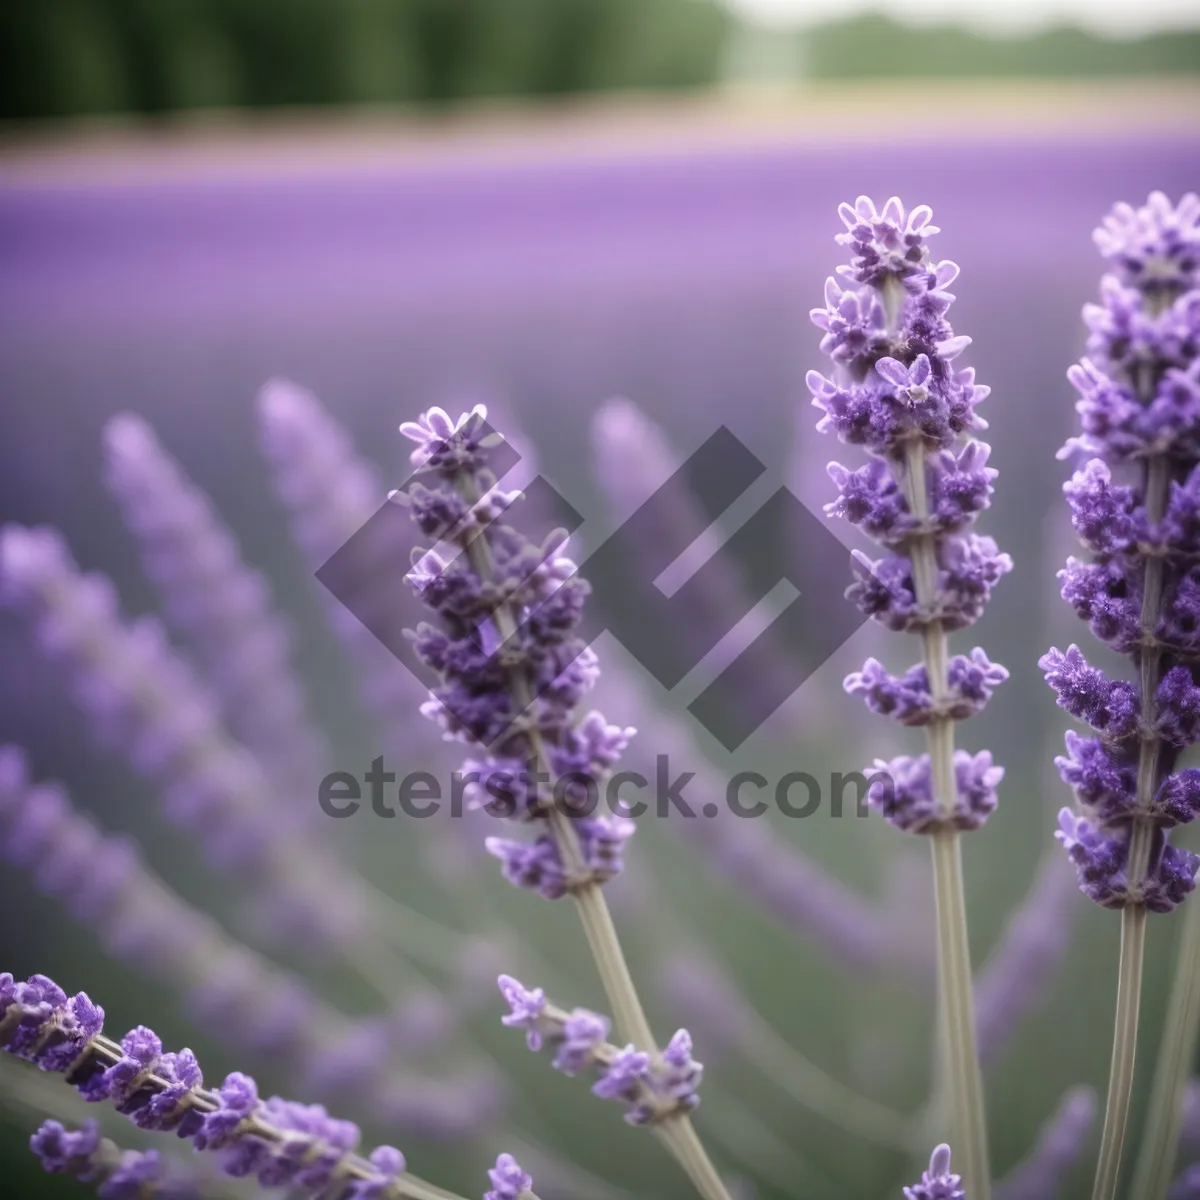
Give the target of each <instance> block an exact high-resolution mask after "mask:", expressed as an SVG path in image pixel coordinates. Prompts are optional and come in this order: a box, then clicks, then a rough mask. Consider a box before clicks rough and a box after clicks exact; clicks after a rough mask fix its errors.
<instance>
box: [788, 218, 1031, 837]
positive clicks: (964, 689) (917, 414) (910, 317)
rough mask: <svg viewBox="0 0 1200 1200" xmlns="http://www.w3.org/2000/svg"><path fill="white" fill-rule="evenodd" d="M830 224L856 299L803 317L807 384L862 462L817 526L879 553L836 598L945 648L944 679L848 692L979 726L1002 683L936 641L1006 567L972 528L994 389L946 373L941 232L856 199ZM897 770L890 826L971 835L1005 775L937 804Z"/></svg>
mask: <svg viewBox="0 0 1200 1200" xmlns="http://www.w3.org/2000/svg"><path fill="white" fill-rule="evenodd" d="M839 213H840V215H841V218H842V221H843V222H844V223H845V225H846V232H845V233H844V234H840V235H839V237H838V241H839V242H840V243H841V244H842V245H845V246H849V247H850V248H851V251H852V254H853V258H852V260H851V263H850V265H849V266H842V267H839V268H838V272H839V274H840V275H842V276H843V278H845V279H847V280H849V281H850V282H851V283H852V284H853V285H855V288H854V291H853V292H847V291H844V290H843V288H842V286H841V285H839V284H838V283H836V282H834V281H833V280H830V282H829V283H828V284H827V285H826V292H825V298H826V308H825V310H824V311H821V310H815V311H814V312H813V314H812V319H813V322H814V324H816V325H817V326H818V327H819V328H821V329H823V330H824V331H825V337H824V338H823V339H822V342H821V349H822V350H823V351H824V352H825V353H826V354H828V355H829V356H830V358H831V359H832V360H833V365H834V371H833V374H832V376H829V377H827V376H825V375H822V374H821V373H820V372H817V371H810V372H809V374H808V386H809V390H810V391H811V393H812V397H813V404H814V406H815V407H817V408H818V409H820V410H821V412H822V414H823V415H822V417H821V419H820V420H819V421H818V423H817V428H818V429H819V430H821V431H822V432H833V433H835V434H837V436H838V437H839V438H840V439H841V441H843V442H844V443H846V444H847V445H851V446H862V447H863V448H864V449H865V450H866V451H867V452H868V453H869V455H870V456H871V458H870V461H869V462H868V463H867V464H866V465H865V466H862V467H859V468H858V469H856V470H850V469H849V468H847V467H844V466H842V465H841V464H839V463H831V464H830V467H829V473H830V475H831V476H832V478H833V481H834V483H835V484H836V485H837V488H838V499H837V500H836V501H834V502H833V503H832V504H830V505H828V506H827V507H826V512H827V513H828V514H829V515H830V516H838V517H844V518H845V519H846V520H847V521H849V522H850V523H851V524H854V525H857V526H858V527H859V528H860V529H861V530H862V531H863V532H864V533H866V534H868V535H869V536H870V537H871V538H873V539H874V540H875V541H877V542H878V543H879V544H880V545H882V546H883V547H884V549H885V550H886V553H885V554H884V556H883V557H882V558H880V559H878V560H875V561H873V560H872V559H871V558H869V557H868V556H867V555H866V554H863V553H862V552H861V551H858V550H855V551H854V552H853V556H852V558H853V566H852V569H853V572H854V582H853V583H852V584H851V586H850V587H849V589H848V590H847V592H846V596H847V598H848V599H849V600H851V601H852V602H853V603H854V604H856V605H857V606H858V608H859V609H860V610H861V611H862V612H863V613H864V614H865V615H866V616H868V617H871V618H873V619H874V620H875V621H877V622H879V623H880V624H881V625H883V626H884V627H885V628H887V629H890V630H893V631H894V632H906V633H916V634H921V635H922V636H923V637H925V638H926V640H927V641H928V639H929V637H930V636H933V637H935V638H937V639H940V640H941V643H942V646H943V649H942V650H941V651H940V653H939V654H937V655H936V656H934V657H931V658H930V659H929V662H930V663H936V664H937V665H938V668H939V669H938V675H939V676H941V677H940V678H936V679H930V678H929V673H928V672H929V670H932V667H929V668H927V667H926V666H924V665H918V666H916V667H913V668H912V669H911V670H909V671H908V672H907V673H905V674H904V675H902V676H893V675H890V674H889V673H888V672H887V671H886V670H885V669H884V668H883V666H882V665H881V664H880V663H879V662H878V661H876V660H875V659H869V660H868V661H867V663H866V665H865V666H864V667H863V669H862V671H859V672H856V673H854V674H852V675H849V676H847V678H846V681H845V688H846V690H847V691H848V692H851V693H853V694H857V695H861V696H862V697H863V698H864V700H865V701H866V703H867V706H868V707H869V708H871V709H872V710H873V711H875V712H879V713H882V714H884V715H888V716H892V717H894V718H895V719H896V720H898V721H899V722H901V723H902V724H906V725H929V726H938V727H945V726H946V725H947V724H948V723H951V722H954V721H958V720H962V719H963V718H965V717H968V716H971V715H973V714H974V713H976V712H978V711H979V710H980V709H981V708H982V707H983V706H984V704H986V702H987V700H988V699H989V698H990V696H991V693H992V691H993V690H994V688H995V687H996V685H997V684H999V683H1000V682H1002V681H1003V680H1004V679H1005V678H1007V673H1006V672H1005V671H1004V669H1003V668H1002V667H999V666H996V665H994V664H992V663H990V662H989V661H988V659H987V656H986V655H985V654H984V653H983V651H982V650H980V649H976V650H974V651H972V654H971V656H970V658H962V657H958V658H955V659H953V660H952V661H951V662H950V663H949V664H948V665H946V666H944V667H943V665H942V664H944V663H945V662H946V656H945V651H944V637H945V634H947V633H952V632H954V631H955V630H959V629H966V628H968V627H969V626H971V625H973V624H974V623H975V622H976V621H977V620H979V618H980V616H982V614H983V610H984V608H985V607H986V605H987V602H988V599H989V598H990V596H991V592H992V589H993V588H994V587H995V585H996V584H997V583H998V582H999V580H1000V578H1001V576H1003V575H1004V574H1005V573H1007V572H1008V571H1010V570H1011V569H1012V560H1011V559H1010V558H1009V556H1008V555H1007V554H1003V553H1001V552H1000V550H999V548H998V547H997V546H996V543H995V542H994V541H992V539H991V538H988V537H983V536H981V535H979V534H977V533H975V532H974V531H973V530H972V528H971V526H972V525H973V523H974V521H975V518H976V517H977V516H978V514H979V513H980V512H982V511H983V510H984V509H985V508H986V507H987V506H988V504H989V502H990V498H991V493H992V481H993V480H994V479H995V477H996V472H995V471H994V470H992V469H991V468H989V467H988V466H987V465H986V464H987V458H988V447H987V446H985V445H983V444H982V443H980V442H976V441H974V440H973V439H972V435H973V434H974V432H975V431H977V430H980V429H983V428H985V425H984V422H983V421H981V420H980V419H979V417H978V415H977V414H976V411H975V410H976V408H977V407H978V405H979V404H980V403H981V402H982V401H983V400H984V399H985V398H986V397H987V394H988V389H987V388H986V387H982V386H980V385H979V384H977V383H976V382H975V374H974V371H973V370H971V369H970V368H962V367H960V366H958V364H957V361H956V360H957V359H958V357H959V355H960V354H961V353H962V352H963V350H965V349H966V347H967V346H968V345H969V344H970V338H966V337H961V336H956V335H955V333H954V330H953V329H952V328H951V326H950V323H949V321H948V320H947V313H948V311H949V309H950V307H951V305H952V304H953V302H954V296H953V295H952V294H951V293H950V292H948V291H947V290H946V289H947V287H949V285H950V284H951V283H952V282H953V281H954V280H955V279H956V278H957V277H958V267H957V266H956V265H955V264H954V263H951V262H942V263H935V262H933V261H932V259H931V257H930V253H929V247H928V245H927V239H928V238H929V237H931V236H933V235H934V234H935V233H937V232H938V229H937V227H936V226H935V225H932V224H930V220H931V217H932V213H931V211H930V210H929V208H928V207H925V206H921V207H918V208H915V209H913V211H912V212H911V213H906V212H905V209H904V206H903V204H901V202H900V201H899V199H897V198H896V197H892V199H890V200H889V201H888V202H887V203H886V204H885V205H884V206H883V208H882V209H877V208H876V206H875V204H874V203H873V201H871V200H870V199H869V198H868V197H866V196H860V197H859V198H858V200H857V201H856V202H855V203H854V205H849V204H843V205H842V206H841V208H840V209H839ZM931 744H932V743H931ZM880 765H881V766H883V765H884V764H880ZM892 767H893V768H894V771H895V773H898V774H899V775H900V777H901V778H900V779H898V780H896V781H895V786H892V787H890V789H888V790H887V791H886V793H885V790H884V788H883V786H882V784H880V783H879V782H876V783H875V784H874V785H873V786H872V789H871V796H872V802H873V803H874V804H875V806H876V807H877V808H879V809H880V811H882V812H883V813H884V814H885V816H886V817H887V819H888V820H889V821H891V822H892V823H893V824H895V825H896V826H897V827H898V828H901V829H905V830H908V831H909V832H914V833H934V832H936V831H937V830H938V829H941V828H944V827H952V828H956V829H959V830H963V829H977V828H978V827H979V826H980V825H981V824H982V823H983V821H984V820H985V819H986V817H987V815H988V813H990V812H991V810H992V808H993V807H994V806H995V803H996V797H995V782H996V781H997V780H998V779H999V775H998V774H996V772H997V771H998V768H993V767H992V766H991V760H990V757H989V758H987V760H986V762H984V760H983V759H982V758H976V759H972V758H971V757H970V756H965V757H963V756H961V755H960V756H959V758H958V759H957V760H956V768H957V780H958V786H959V789H960V790H959V794H958V795H957V796H956V797H951V796H940V797H935V796H934V795H933V788H932V782H931V779H930V767H929V760H928V758H925V759H923V760H922V759H897V760H896V761H895V763H893V764H892ZM964 788H965V789H967V790H966V791H963V790H962V789H964Z"/></svg>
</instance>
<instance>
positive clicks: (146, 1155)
mask: <svg viewBox="0 0 1200 1200" xmlns="http://www.w3.org/2000/svg"><path fill="white" fill-rule="evenodd" d="M29 1148H30V1149H31V1150H32V1151H33V1153H34V1154H35V1155H36V1156H37V1158H38V1160H39V1161H40V1162H41V1164H42V1169H43V1170H45V1171H47V1172H49V1173H51V1174H66V1175H72V1176H74V1177H75V1178H76V1179H79V1180H82V1181H83V1182H85V1183H94V1184H96V1185H97V1187H96V1195H97V1196H99V1197H100V1200H201V1198H202V1196H203V1195H204V1193H203V1191H202V1190H201V1186H200V1182H199V1180H198V1179H194V1178H191V1177H190V1176H189V1173H188V1172H187V1171H186V1169H185V1168H184V1167H183V1165H182V1164H180V1163H175V1162H171V1161H169V1160H166V1159H164V1158H163V1157H162V1156H161V1155H160V1154H159V1153H158V1151H157V1150H146V1151H136V1150H124V1151H122V1150H120V1149H118V1147H117V1146H116V1145H114V1144H113V1143H112V1142H111V1141H109V1140H108V1139H107V1138H102V1137H101V1136H100V1126H99V1124H98V1123H97V1122H96V1121H85V1122H84V1123H83V1125H82V1126H81V1127H80V1128H79V1129H78V1130H74V1131H72V1130H68V1129H65V1128H64V1127H63V1125H62V1124H61V1123H60V1122H58V1121H52V1120H51V1121H44V1122H43V1123H42V1124H41V1125H40V1126H39V1127H38V1129H37V1131H36V1132H35V1133H34V1135H33V1136H32V1137H31V1138H30V1139H29Z"/></svg>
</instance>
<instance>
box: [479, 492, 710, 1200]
mask: <svg viewBox="0 0 1200 1200" xmlns="http://www.w3.org/2000/svg"><path fill="white" fill-rule="evenodd" d="M456 483H457V486H458V488H459V490H460V492H461V494H462V496H463V497H464V499H465V500H466V501H467V502H468V503H469V504H474V503H476V502H477V501H478V499H479V496H478V493H477V490H476V486H475V480H474V479H473V478H472V477H471V476H469V475H468V474H466V473H460V475H459V477H458V479H457V481H456ZM463 542H464V543H465V544H463V545H462V548H463V550H464V551H465V553H466V554H467V556H468V558H469V560H470V562H471V566H472V567H473V568H474V570H475V571H476V573H477V574H478V575H479V577H480V578H481V579H490V578H491V577H492V574H493V570H492V554H491V547H490V546H489V545H488V541H487V538H486V537H484V536H478V535H475V536H473V535H470V534H468V535H467V536H466V537H465V538H464V539H463ZM493 619H494V620H495V623H496V632H497V634H498V635H499V638H500V641H501V642H502V643H503V642H507V641H508V640H509V639H510V638H513V637H514V636H515V635H516V631H517V623H516V620H515V618H514V615H513V613H512V611H511V609H510V606H509V605H507V604H502V605H500V606H499V607H498V608H497V609H496V611H495V612H494V614H493ZM509 684H510V687H511V688H512V698H513V704H514V706H515V707H516V709H517V711H518V712H520V713H524V712H526V711H527V710H528V709H529V707H530V705H531V704H532V702H533V699H534V696H533V691H532V688H531V687H530V684H529V679H528V677H527V676H526V674H525V672H524V670H523V669H521V668H520V667H518V668H515V669H513V670H511V671H510V672H509ZM529 740H530V743H531V745H532V748H533V753H534V756H535V758H536V760H537V768H538V770H539V772H541V773H542V774H543V776H544V777H545V778H553V771H552V770H551V764H550V759H549V755H548V754H547V753H546V749H545V746H544V745H543V743H542V739H541V735H540V732H539V730H538V729H537V728H536V727H534V728H532V729H531V730H530V733H529ZM547 823H548V824H549V826H550V831H551V833H552V834H553V836H554V840H555V843H556V845H557V847H558V852H559V856H560V857H561V858H562V863H563V868H564V871H565V873H566V876H567V878H568V879H569V880H574V881H575V883H574V885H573V886H572V887H571V897H572V899H573V900H574V901H575V907H576V911H577V912H578V913H579V918H580V921H581V922H582V924H583V929H584V934H585V935H586V937H587V942H588V947H589V949H590V950H591V952H592V958H593V959H594V960H595V963H596V970H597V972H598V973H599V975H600V981H601V983H602V984H603V986H604V991H605V994H606V995H607V997H608V1003H609V1006H610V1007H611V1009H612V1014H613V1018H614V1020H615V1021H616V1023H617V1028H618V1029H619V1030H620V1031H621V1033H622V1034H623V1035H624V1036H625V1037H626V1038H628V1039H629V1041H630V1042H632V1043H633V1044H634V1045H635V1046H637V1047H638V1049H640V1050H642V1051H644V1052H645V1053H647V1054H650V1055H651V1056H653V1057H656V1058H657V1057H658V1056H659V1055H660V1054H661V1051H660V1049H659V1047H658V1043H657V1042H656V1041H655V1040H654V1033H653V1031H652V1030H651V1028H650V1022H649V1020H648V1019H647V1017H646V1013H645V1009H644V1008H643V1007H642V1001H641V998H640V996H639V995H638V992H637V987H636V986H635V985H634V982H633V976H632V975H631V974H630V971H629V964H628V963H627V962H626V961H625V953H624V951H623V950H622V948H621V942H620V939H619V938H618V936H617V930H616V926H615V925H614V924H613V920H612V914H611V913H610V912H609V910H608V902H607V901H606V900H605V899H604V893H603V892H602V890H601V888H600V885H599V884H598V883H596V882H595V881H594V880H593V879H591V878H590V877H589V875H588V871H587V865H586V863H585V861H584V858H583V852H582V850H581V848H580V845H579V838H578V835H577V834H576V832H575V828H574V826H573V825H572V823H571V818H570V817H568V816H567V815H566V814H565V813H563V812H562V811H560V809H559V806H558V805H557V804H552V805H551V806H550V808H549V810H548V812H547ZM653 1128H654V1132H655V1133H656V1134H657V1136H658V1138H659V1140H660V1141H662V1142H663V1144H664V1145H665V1146H666V1147H667V1149H668V1150H669V1151H670V1152H671V1153H672V1154H673V1155H674V1157H675V1158H676V1160H677V1161H678V1162H679V1164H680V1166H682V1167H683V1169H684V1171H685V1172H686V1173H687V1175H688V1178H689V1179H691V1181H692V1184H693V1186H694V1187H695V1188H696V1190H697V1191H698V1192H699V1193H700V1195H701V1196H703V1197H704V1200H731V1197H730V1195H729V1192H728V1191H727V1190H726V1188H725V1185H724V1183H723V1182H722V1181H721V1176H720V1175H719V1174H718V1173H717V1169H716V1167H714V1166H713V1164H712V1160H711V1159H710V1158H709V1157H708V1153H707V1151H706V1150H705V1149H704V1146H703V1144H702V1143H701V1141H700V1139H699V1137H698V1136H697V1135H696V1130H695V1128H694V1127H693V1126H692V1123H691V1120H690V1119H689V1118H688V1116H687V1114H686V1113H676V1114H674V1115H672V1116H670V1117H668V1118H666V1119H665V1120H663V1121H662V1122H660V1123H659V1124H657V1125H655V1126H654V1127H653Z"/></svg>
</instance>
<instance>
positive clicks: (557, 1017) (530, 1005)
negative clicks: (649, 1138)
mask: <svg viewBox="0 0 1200 1200" xmlns="http://www.w3.org/2000/svg"><path fill="white" fill-rule="evenodd" d="M498 983H499V987H500V992H501V995H503V996H504V999H505V1001H506V1002H507V1003H508V1005H509V1007H510V1009H511V1010H512V1011H511V1012H510V1013H508V1014H507V1015H506V1016H504V1017H501V1022H502V1023H503V1024H504V1025H508V1026H510V1027H513V1028H518V1029H524V1030H525V1031H526V1040H527V1042H528V1044H529V1048H530V1049H531V1050H539V1049H541V1048H542V1046H548V1047H549V1048H550V1049H551V1050H553V1051H554V1057H553V1060H552V1061H551V1066H553V1067H554V1069H555V1070H556V1071H561V1072H562V1073H563V1074H564V1075H572V1076H573V1075H578V1074H580V1073H581V1072H583V1071H594V1072H595V1073H596V1081H595V1083H594V1085H593V1087H592V1091H593V1093H594V1094H595V1095H597V1096H599V1097H601V1098H602V1099H605V1100H620V1101H622V1102H623V1103H624V1104H625V1106H626V1108H625V1119H626V1121H628V1122H629V1124H631V1125H653V1124H657V1123H658V1122H659V1121H663V1120H666V1119H667V1118H668V1117H671V1116H675V1115H677V1114H680V1113H687V1112H690V1111H691V1110H692V1109H693V1108H695V1107H696V1106H697V1105H698V1104H699V1103H700V1097H699V1095H698V1094H697V1093H698V1088H699V1086H700V1079H701V1077H702V1075H703V1072H704V1068H703V1066H702V1065H701V1064H700V1063H698V1062H696V1060H695V1059H694V1058H693V1057H692V1039H691V1035H690V1034H689V1033H688V1031H687V1030H686V1029H680V1030H678V1031H677V1032H676V1033H675V1035H674V1036H673V1037H672V1038H671V1040H670V1042H669V1043H668V1044H667V1047H666V1049H665V1050H663V1051H662V1052H661V1053H656V1054H650V1053H648V1052H643V1051H640V1050H638V1048H637V1047H636V1046H633V1045H630V1046H626V1047H625V1048H624V1049H620V1048H618V1047H617V1046H614V1045H612V1043H610V1042H609V1041H608V1040H607V1038H608V1031H609V1029H610V1028H611V1022H610V1021H609V1019H608V1018H607V1017H605V1016H602V1015H601V1014H599V1013H594V1012H589V1011H588V1010H587V1009H586V1008H577V1009H575V1010H574V1011H572V1012H567V1011H565V1010H564V1009H561V1008H558V1007H557V1006H555V1005H553V1004H550V1003H548V1002H547V1001H546V999H545V995H544V993H543V992H542V990H541V988H537V989H535V990H533V991H530V990H529V989H527V988H525V987H524V986H523V985H522V984H521V983H519V982H518V981H517V980H515V979H513V978H512V976H510V975H501V976H500V978H499V980H498Z"/></svg>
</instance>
